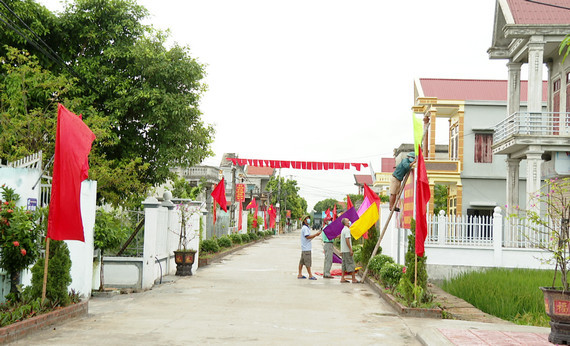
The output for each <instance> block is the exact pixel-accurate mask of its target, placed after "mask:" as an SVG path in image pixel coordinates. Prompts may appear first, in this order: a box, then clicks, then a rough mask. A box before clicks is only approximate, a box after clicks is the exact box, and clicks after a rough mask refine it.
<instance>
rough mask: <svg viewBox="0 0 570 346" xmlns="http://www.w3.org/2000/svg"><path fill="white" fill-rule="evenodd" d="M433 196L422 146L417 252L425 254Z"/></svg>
mask: <svg viewBox="0 0 570 346" xmlns="http://www.w3.org/2000/svg"><path fill="white" fill-rule="evenodd" d="M430 198H431V193H430V189H429V180H428V177H427V171H426V164H425V161H424V156H423V154H422V151H421V148H420V150H419V153H418V180H417V183H416V254H417V255H418V256H419V257H422V256H423V255H424V243H425V240H426V236H427V220H426V212H427V210H426V209H427V206H426V205H427V203H428V202H429V200H430Z"/></svg>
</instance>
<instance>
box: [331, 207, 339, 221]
mask: <svg viewBox="0 0 570 346" xmlns="http://www.w3.org/2000/svg"><path fill="white" fill-rule="evenodd" d="M332 215H333V221H334V220H336V218H337V217H338V214H337V213H336V204H335V205H334V208H333V213H332Z"/></svg>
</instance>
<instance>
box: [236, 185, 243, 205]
mask: <svg viewBox="0 0 570 346" xmlns="http://www.w3.org/2000/svg"><path fill="white" fill-rule="evenodd" d="M236 201H237V202H243V201H245V184H236Z"/></svg>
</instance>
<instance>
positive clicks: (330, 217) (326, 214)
mask: <svg viewBox="0 0 570 346" xmlns="http://www.w3.org/2000/svg"><path fill="white" fill-rule="evenodd" d="M325 216H326V217H325V221H327V220H330V219H332V216H331V208H327V211H325Z"/></svg>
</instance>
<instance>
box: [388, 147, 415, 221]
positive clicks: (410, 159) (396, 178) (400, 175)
mask: <svg viewBox="0 0 570 346" xmlns="http://www.w3.org/2000/svg"><path fill="white" fill-rule="evenodd" d="M414 162H416V154H415V153H414V152H413V151H412V152H411V153H408V155H407V156H406V157H405V158H403V159H402V161H400V163H399V164H398V165H397V166H396V169H394V173H392V176H391V177H390V210H394V211H396V212H399V211H400V208H398V207H396V208H394V204H395V202H396V196H397V194H399V193H400V192H401V191H400V188H401V185H402V180H403V179H404V176H405V175H406V174H407V173H408V172H409V171H410V169H411V168H412V165H413V164H414Z"/></svg>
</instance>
